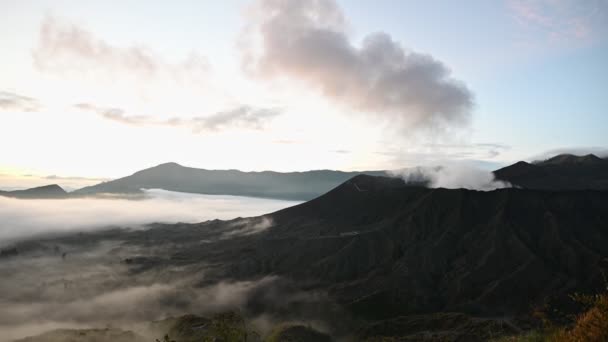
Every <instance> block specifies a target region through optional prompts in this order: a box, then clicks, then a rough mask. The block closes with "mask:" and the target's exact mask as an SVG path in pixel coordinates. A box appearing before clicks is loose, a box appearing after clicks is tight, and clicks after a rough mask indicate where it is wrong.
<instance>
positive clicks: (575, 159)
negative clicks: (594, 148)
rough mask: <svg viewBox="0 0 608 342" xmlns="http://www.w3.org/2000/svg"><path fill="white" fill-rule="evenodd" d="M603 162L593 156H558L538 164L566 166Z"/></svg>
mask: <svg viewBox="0 0 608 342" xmlns="http://www.w3.org/2000/svg"><path fill="white" fill-rule="evenodd" d="M603 161H604V160H603V159H602V158H600V157H598V156H596V155H595V154H591V153H590V154H587V155H584V156H577V155H574V154H559V155H557V156H555V157H552V158H549V159H547V160H544V161H541V162H539V163H538V164H541V165H566V164H593V163H598V162H603Z"/></svg>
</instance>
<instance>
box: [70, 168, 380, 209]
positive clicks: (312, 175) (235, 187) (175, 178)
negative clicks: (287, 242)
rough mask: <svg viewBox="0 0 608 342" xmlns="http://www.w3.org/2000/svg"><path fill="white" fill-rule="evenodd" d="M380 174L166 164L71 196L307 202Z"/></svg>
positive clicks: (94, 186) (81, 190)
mask: <svg viewBox="0 0 608 342" xmlns="http://www.w3.org/2000/svg"><path fill="white" fill-rule="evenodd" d="M362 173H366V174H374V175H382V174H385V172H384V171H364V172H344V171H334V170H312V171H303V172H285V173H283V172H276V171H252V172H244V171H239V170H209V169H199V168H193V167H186V166H182V165H180V164H177V163H174V162H169V163H163V164H160V165H157V166H154V167H151V168H148V169H144V170H140V171H137V172H135V173H133V174H132V175H130V176H127V177H123V178H119V179H116V180H112V181H108V182H104V183H100V184H97V185H93V186H89V187H85V188H82V189H78V190H76V191H74V192H73V194H74V195H91V194H97V193H139V192H141V189H150V188H159V189H164V190H169V191H180V192H188V193H200V194H208V195H237V196H251V197H262V198H276V199H287V200H309V199H312V198H314V197H317V196H319V195H321V194H323V193H324V192H325V191H327V190H329V189H331V188H333V187H335V186H337V185H339V184H340V183H342V182H344V181H346V180H347V179H349V178H351V177H352V176H354V175H357V174H362Z"/></svg>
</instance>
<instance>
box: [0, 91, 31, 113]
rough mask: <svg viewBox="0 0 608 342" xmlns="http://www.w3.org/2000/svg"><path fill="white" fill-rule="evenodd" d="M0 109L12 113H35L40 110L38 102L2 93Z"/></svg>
mask: <svg viewBox="0 0 608 342" xmlns="http://www.w3.org/2000/svg"><path fill="white" fill-rule="evenodd" d="M0 109H1V110H11V111H23V112H35V111H37V110H39V109H40V103H39V102H38V100H36V99H34V98H31V97H27V96H23V95H19V94H15V93H11V92H7V91H0Z"/></svg>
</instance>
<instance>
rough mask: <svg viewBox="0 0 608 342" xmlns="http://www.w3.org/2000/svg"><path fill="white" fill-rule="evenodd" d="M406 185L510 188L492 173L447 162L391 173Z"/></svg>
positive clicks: (487, 189) (464, 163) (456, 187)
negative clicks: (401, 179)
mask: <svg viewBox="0 0 608 342" xmlns="http://www.w3.org/2000/svg"><path fill="white" fill-rule="evenodd" d="M391 173H392V174H393V176H396V177H401V178H403V180H404V181H405V182H407V183H423V184H426V185H427V186H428V187H430V188H446V189H461V188H462V189H469V190H480V191H491V190H496V189H502V188H510V187H511V184H509V183H508V182H503V181H500V180H497V179H496V178H495V177H494V173H492V171H489V170H484V169H481V168H479V167H477V166H475V165H474V164H472V163H468V162H448V163H442V165H441V166H419V167H415V168H409V169H403V170H397V171H392V172H391Z"/></svg>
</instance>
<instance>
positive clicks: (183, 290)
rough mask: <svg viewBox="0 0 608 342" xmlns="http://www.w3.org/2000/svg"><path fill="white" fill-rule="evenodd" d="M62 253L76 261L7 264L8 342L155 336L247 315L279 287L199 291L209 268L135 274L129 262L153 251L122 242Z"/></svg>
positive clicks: (2, 326)
mask: <svg viewBox="0 0 608 342" xmlns="http://www.w3.org/2000/svg"><path fill="white" fill-rule="evenodd" d="M61 250H62V251H64V250H69V252H70V254H69V256H68V257H66V258H62V257H61V254H59V255H57V254H55V253H54V252H53V250H52V249H46V248H38V249H35V250H33V251H29V252H27V253H24V254H20V255H19V256H17V257H14V258H10V259H4V260H1V262H0V276H1V277H2V278H3V281H2V282H0V293H2V296H0V331H2V332H3V335H2V336H1V337H0V340H1V341H3V342H4V341H11V340H13V339H17V338H22V337H25V336H31V335H36V334H40V333H43V332H46V331H50V330H53V329H58V328H91V327H96V328H103V327H106V326H113V327H120V328H123V329H128V330H134V331H137V332H138V333H140V334H144V335H148V334H153V332H151V331H146V328H145V327H143V326H142V324H145V323H149V322H151V321H153V320H159V319H164V318H167V317H170V316H180V315H184V314H187V313H195V314H199V315H200V314H202V315H204V314H212V313H217V312H222V311H225V310H241V308H243V307H244V305H245V302H246V301H247V300H248V299H249V297H250V296H251V295H252V293H253V292H254V291H256V290H257V289H259V288H261V287H269V286H273V284H274V283H277V282H278V281H279V279H278V278H276V277H265V278H261V279H256V280H251V281H231V282H230V281H218V282H215V283H213V284H210V285H207V286H200V285H199V284H200V282H201V281H203V280H204V279H205V277H206V272H205V267H206V266H205V265H204V263H201V264H197V265H191V266H183V267H177V266H167V267H162V266H159V267H157V268H154V269H153V270H150V271H145V272H132V270H130V269H129V265H127V264H126V263H124V262H122V261H123V260H124V259H125V258H126V257H129V256H134V255H141V254H142V253H146V251H145V250H142V249H139V248H138V247H136V246H130V245H125V244H123V243H121V242H119V241H100V242H97V243H93V244H86V245H82V246H80V245H61ZM148 253H149V251H148Z"/></svg>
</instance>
